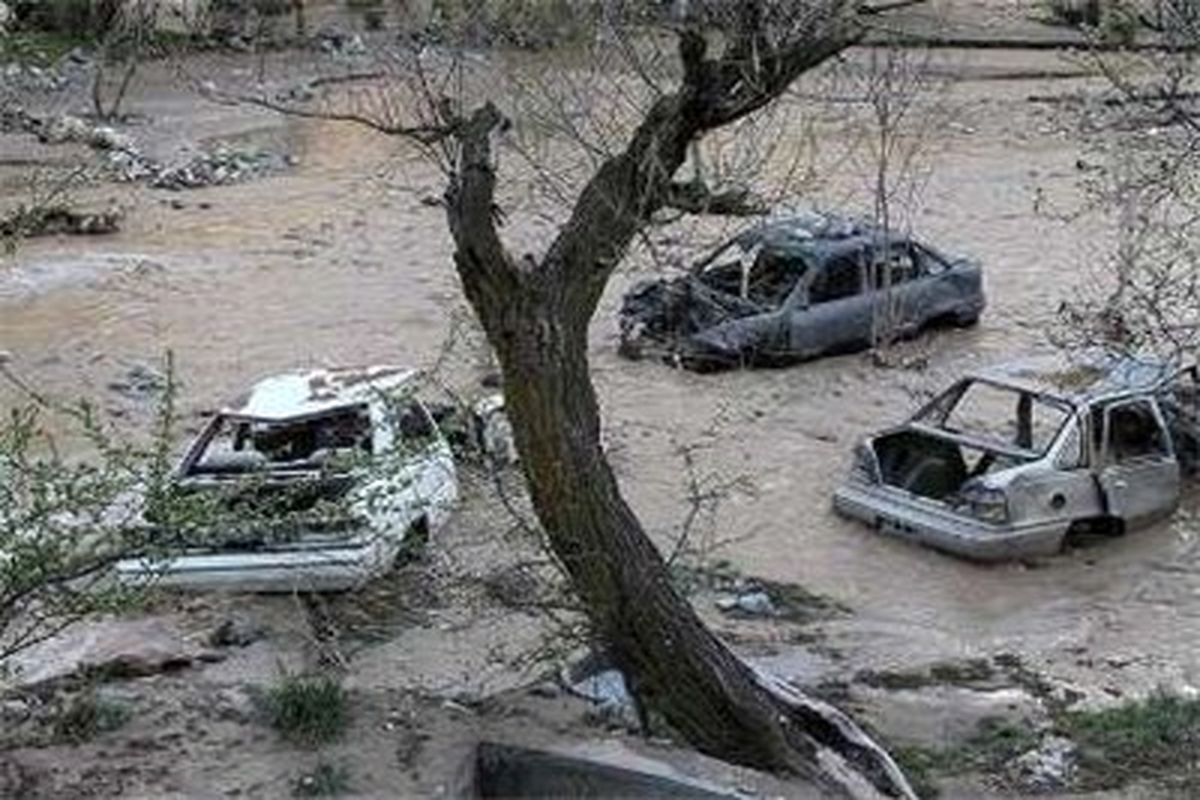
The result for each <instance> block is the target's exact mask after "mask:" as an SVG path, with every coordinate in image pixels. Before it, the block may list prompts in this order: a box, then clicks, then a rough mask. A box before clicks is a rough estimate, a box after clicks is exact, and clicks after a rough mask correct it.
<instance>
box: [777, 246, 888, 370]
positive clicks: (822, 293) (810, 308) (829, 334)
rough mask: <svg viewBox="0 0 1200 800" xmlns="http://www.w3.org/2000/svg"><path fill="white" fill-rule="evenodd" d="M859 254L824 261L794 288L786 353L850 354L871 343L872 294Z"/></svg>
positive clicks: (808, 354)
mask: <svg viewBox="0 0 1200 800" xmlns="http://www.w3.org/2000/svg"><path fill="white" fill-rule="evenodd" d="M865 273H866V267H865V264H864V262H863V260H862V255H861V253H860V252H854V253H846V254H843V255H839V256H836V257H834V258H833V259H831V260H830V261H827V262H826V263H825V264H823V265H821V267H820V268H819V269H818V270H816V271H815V273H814V274H813V277H812V278H811V279H810V280H809V281H808V282H807V283H802V284H801V285H800V286H799V287H797V290H796V292H797V295H798V297H796V298H794V302H792V303H791V304H790V308H791V310H790V312H789V319H788V323H789V338H788V344H789V349H790V350H791V352H792V353H793V354H794V355H798V356H801V357H810V356H816V355H821V354H823V353H829V352H838V351H842V350H851V349H854V348H857V347H862V346H864V345H867V344H869V343H870V340H871V293H869V292H867V291H865V289H866V281H865V278H866V275H865Z"/></svg>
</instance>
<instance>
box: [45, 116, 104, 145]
mask: <svg viewBox="0 0 1200 800" xmlns="http://www.w3.org/2000/svg"><path fill="white" fill-rule="evenodd" d="M91 133H92V127H91V126H90V125H88V124H87V122H85V121H83V120H82V119H80V118H79V117H73V116H71V115H70V114H63V115H61V116H58V117H55V118H54V119H52V120H50V121H49V122H48V123H44V124H43V126H42V135H41V139H42V141H43V142H45V143H46V144H66V143H68V142H87V141H89V140H90V138H91Z"/></svg>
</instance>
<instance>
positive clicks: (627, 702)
mask: <svg viewBox="0 0 1200 800" xmlns="http://www.w3.org/2000/svg"><path fill="white" fill-rule="evenodd" d="M559 681H560V682H561V683H562V685H563V687H564V688H565V689H566V690H567V691H568V692H570V693H571V694H573V695H575V696H576V697H581V698H583V699H584V700H587V701H589V702H590V703H592V709H591V711H590V712H589V714H588V718H589V719H591V720H592V721H595V722H597V723H599V724H602V725H608V726H614V727H620V728H625V729H627V730H630V731H635V732H636V731H641V728H642V726H641V720H640V719H639V717H638V712H637V705H636V704H635V703H634V700H633V695H632V694H630V692H629V687H628V685H627V684H626V683H625V675H624V674H622V672H621V671H620V670H619V669H617V668H616V667H614V666H612V664H611V662H610V661H609V658H608V656H607V655H606V654H604V653H599V652H592V653H589V654H588V655H587V656H585V657H584V658H583V659H581V660H580V661H578V662H576V663H575V664H573V665H571V666H569V667H565V668H563V670H562V672H561V673H560V675H559Z"/></svg>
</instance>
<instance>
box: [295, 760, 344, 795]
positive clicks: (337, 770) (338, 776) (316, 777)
mask: <svg viewBox="0 0 1200 800" xmlns="http://www.w3.org/2000/svg"><path fill="white" fill-rule="evenodd" d="M349 789H350V771H349V770H348V769H346V768H345V767H342V766H334V765H333V764H328V763H326V762H321V763H320V764H318V765H317V766H316V769H314V770H313V771H312V772H306V773H304V774H303V775H301V776H300V777H299V778H298V779H297V780H296V785H295V786H294V787H293V788H292V796H293V797H337V796H338V795H342V794H345V793H346V792H347V791H349Z"/></svg>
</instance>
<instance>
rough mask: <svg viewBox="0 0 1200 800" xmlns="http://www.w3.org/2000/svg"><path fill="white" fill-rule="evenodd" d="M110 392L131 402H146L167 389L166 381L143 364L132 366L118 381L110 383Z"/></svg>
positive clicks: (161, 375)
mask: <svg viewBox="0 0 1200 800" xmlns="http://www.w3.org/2000/svg"><path fill="white" fill-rule="evenodd" d="M108 388H109V389H110V390H111V391H114V392H117V393H118V394H121V395H124V396H125V397H128V398H130V399H131V400H146V399H148V398H150V397H152V396H154V395H156V394H158V393H159V392H161V391H163V390H164V389H166V388H167V379H166V378H165V377H164V376H163V374H162V373H161V372H159V371H158V370H156V369H153V368H152V367H147V366H146V365H145V364H134V365H133V366H131V367H130V368H129V369H127V370H126V371H125V376H124V377H123V378H121V379H119V380H114V381H110V382H109V384H108Z"/></svg>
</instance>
